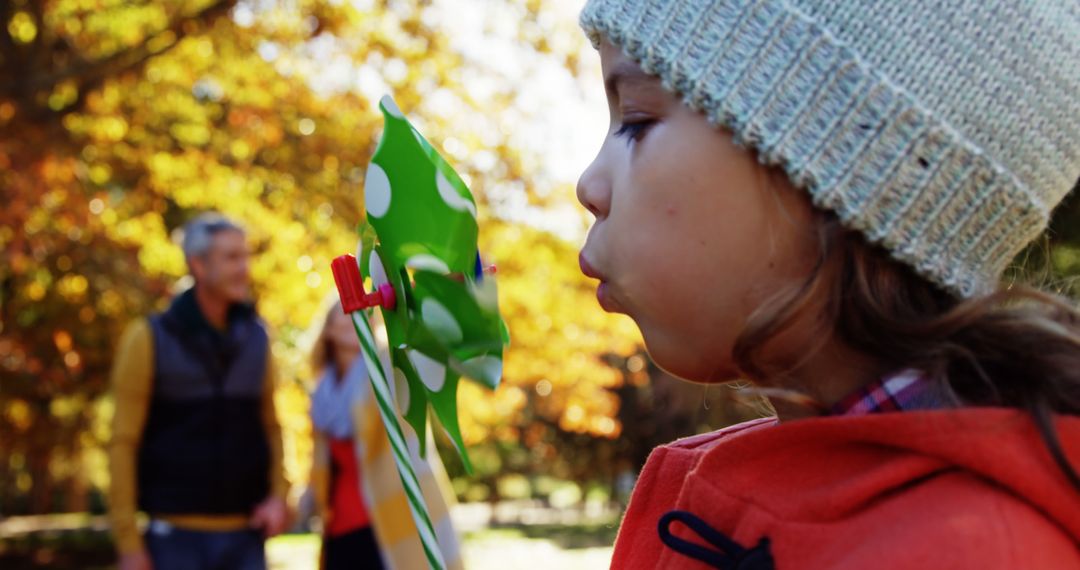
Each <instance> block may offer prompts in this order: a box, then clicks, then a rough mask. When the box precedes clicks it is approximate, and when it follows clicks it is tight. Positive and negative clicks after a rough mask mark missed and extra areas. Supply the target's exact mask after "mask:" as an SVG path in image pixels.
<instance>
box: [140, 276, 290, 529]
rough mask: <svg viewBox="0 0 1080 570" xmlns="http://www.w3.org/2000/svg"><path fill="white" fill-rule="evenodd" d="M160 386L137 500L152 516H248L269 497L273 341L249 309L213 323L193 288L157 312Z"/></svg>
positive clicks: (156, 363)
mask: <svg viewBox="0 0 1080 570" xmlns="http://www.w3.org/2000/svg"><path fill="white" fill-rule="evenodd" d="M150 326H151V330H152V331H153V337H154V389H153V398H152V400H151V404H150V409H149V414H148V415H147V420H146V428H145V430H144V431H143V438H142V445H141V446H140V448H139V466H138V489H139V508H141V509H142V510H144V511H146V512H148V513H151V514H162V515H167V514H248V513H250V512H251V510H252V508H253V507H254V506H255V505H256V504H257V503H259V502H260V501H262V500H263V499H265V498H266V496H267V495H268V493H269V483H270V477H269V475H270V450H269V446H268V444H267V439H266V432H265V429H264V427H263V420H262V416H261V411H262V405H261V400H262V395H263V390H265V389H267V387H266V386H265V376H266V359H267V350H268V342H267V335H266V330H265V329H264V328H263V326H262V324H261V322H260V321H259V320H258V317H257V316H256V315H255V312H254V310H253V309H251V308H250V307H245V306H237V307H234V308H233V309H232V310H230V313H229V325H228V330H227V332H225V333H222V332H219V331H217V330H215V329H213V328H212V327H211V326H210V325H209V324H207V322H206V320H205V319H204V318H203V316H202V313H201V312H200V311H199V309H198V305H197V303H196V302H195V297H194V294H193V291H191V290H188V291H187V292H185V293H183V294H182V295H180V296H179V297H177V298H176V300H175V301H174V302H173V304H172V306H171V307H169V309H168V310H167V311H165V312H164V313H162V314H160V315H155V316H153V317H151V318H150Z"/></svg>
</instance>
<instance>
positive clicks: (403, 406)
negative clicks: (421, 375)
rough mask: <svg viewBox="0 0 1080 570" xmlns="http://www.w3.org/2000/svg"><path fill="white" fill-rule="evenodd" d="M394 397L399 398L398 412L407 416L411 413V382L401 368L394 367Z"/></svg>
mask: <svg viewBox="0 0 1080 570" xmlns="http://www.w3.org/2000/svg"><path fill="white" fill-rule="evenodd" d="M394 395H395V396H397V397H396V398H395V399H396V400H397V405H398V411H400V412H401V414H402V415H405V413H406V412H408V411H409V402H410V400H409V396H410V394H409V380H408V379H407V378H406V377H405V373H404V372H402V371H401V369H400V368H398V367H396V366H395V367H394Z"/></svg>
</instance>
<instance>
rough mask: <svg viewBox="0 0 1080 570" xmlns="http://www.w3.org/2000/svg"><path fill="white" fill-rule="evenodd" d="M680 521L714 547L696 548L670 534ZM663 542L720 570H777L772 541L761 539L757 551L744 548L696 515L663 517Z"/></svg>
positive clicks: (670, 513) (673, 513)
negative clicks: (770, 550) (771, 545)
mask: <svg viewBox="0 0 1080 570" xmlns="http://www.w3.org/2000/svg"><path fill="white" fill-rule="evenodd" d="M675 521H679V522H681V523H683V524H684V525H686V527H687V528H689V529H690V530H692V531H694V533H696V534H697V535H698V536H700V537H701V538H703V539H704V540H705V541H706V542H708V543H709V544H710V545H711V546H713V547H715V550H714V549H713V548H709V547H708V546H705V545H701V544H696V543H693V542H690V541H689V540H684V539H682V538H679V537H677V536H675V535H674V534H672V533H671V523H673V522H675ZM657 532H659V533H660V541H661V542H663V543H664V544H665V545H666V546H667V547H668V548H670V549H672V550H674V551H675V552H678V553H679V554H682V555H684V556H689V557H690V558H693V559H695V560H700V561H701V562H704V563H706V564H708V565H709V566H712V567H713V568H719V569H720V570H774V565H773V559H772V553H770V552H769V539H768V538H762V539H761V540H760V541H758V543H757V546H755V547H754V548H749V549H748V548H744V547H743V546H742V545H740V544H739V543H737V542H735V541H734V540H731V539H730V538H728V536H727V535H725V534H724V533H722V532H720V531H718V530H716V529H714V528H713V527H711V526H709V524H708V523H706V522H705V521H703V520H701V519H700V518H698V516H697V515H695V514H693V513H689V512H687V511H668V512H666V513H664V516H662V517H660V522H659V524H658V525H657Z"/></svg>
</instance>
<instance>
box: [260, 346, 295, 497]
mask: <svg viewBox="0 0 1080 570" xmlns="http://www.w3.org/2000/svg"><path fill="white" fill-rule="evenodd" d="M264 381H265V389H264V390H263V397H262V419H263V427H264V429H265V430H266V439H267V443H268V444H269V445H270V495H271V496H273V497H278V498H280V499H287V498H288V495H289V482H288V480H287V479H285V450H284V446H283V444H282V442H281V424H280V423H278V418H277V408H276V407H275V406H274V388H275V387H276V386H277V373H276V371H275V370H274V359H273V356H271V354H270V350H269V348H267V354H266V378H265V380H264Z"/></svg>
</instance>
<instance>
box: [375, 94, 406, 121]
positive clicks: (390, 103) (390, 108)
mask: <svg viewBox="0 0 1080 570" xmlns="http://www.w3.org/2000/svg"><path fill="white" fill-rule="evenodd" d="M379 102H380V103H382V106H383V107H384V108H385V109H386V112H387V113H390V114H391V115H393V116H395V117H397V118H399V119H404V118H405V113H402V112H401V108H400V107H398V106H397V103H395V102H394V98H393V97H391V96H389V95H383V97H382V99H380V100H379Z"/></svg>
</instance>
